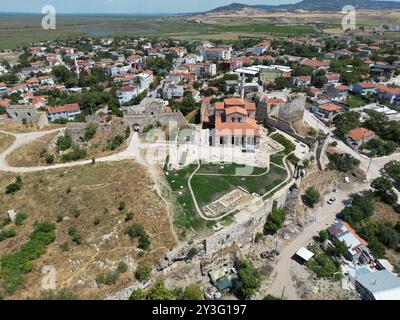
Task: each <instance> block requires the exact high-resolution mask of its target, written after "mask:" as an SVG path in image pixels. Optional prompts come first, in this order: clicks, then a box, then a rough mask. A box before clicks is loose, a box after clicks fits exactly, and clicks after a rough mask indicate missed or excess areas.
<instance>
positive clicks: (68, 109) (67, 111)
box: [47, 103, 81, 122]
mask: <svg viewBox="0 0 400 320" xmlns="http://www.w3.org/2000/svg"><path fill="white" fill-rule="evenodd" d="M80 114H81V108H80V107H79V105H78V104H77V103H73V104H67V105H65V106H61V107H55V108H48V110H47V117H48V119H49V121H50V122H54V121H56V120H58V119H67V120H69V121H72V120H74V119H75V117H76V116H77V115H80Z"/></svg>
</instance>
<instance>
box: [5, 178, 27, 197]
mask: <svg viewBox="0 0 400 320" xmlns="http://www.w3.org/2000/svg"><path fill="white" fill-rule="evenodd" d="M22 186H23V183H22V179H21V177H20V176H18V177H16V178H15V182H13V183H10V184H9V185H7V186H6V194H14V193H16V192H18V191H19V190H21V188H22Z"/></svg>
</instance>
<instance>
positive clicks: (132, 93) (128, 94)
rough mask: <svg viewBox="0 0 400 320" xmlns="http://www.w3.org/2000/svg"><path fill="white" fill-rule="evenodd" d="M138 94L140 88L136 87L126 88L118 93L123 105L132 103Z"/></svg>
mask: <svg viewBox="0 0 400 320" xmlns="http://www.w3.org/2000/svg"><path fill="white" fill-rule="evenodd" d="M138 93H139V92H138V88H137V87H136V86H126V87H122V88H121V89H120V90H118V91H117V98H118V100H119V103H120V104H123V103H127V102H129V101H131V100H132V99H133V98H135V97H136V96H137V95H138Z"/></svg>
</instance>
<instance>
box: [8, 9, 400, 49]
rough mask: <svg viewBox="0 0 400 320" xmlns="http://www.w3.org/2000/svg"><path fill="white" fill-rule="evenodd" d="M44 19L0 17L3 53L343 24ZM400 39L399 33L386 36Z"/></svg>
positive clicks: (369, 18)
mask: <svg viewBox="0 0 400 320" xmlns="http://www.w3.org/2000/svg"><path fill="white" fill-rule="evenodd" d="M42 17H43V16H42V15H28V16H26V15H25V16H22V15H6V14H3V15H1V16H0V49H5V48H16V47H18V46H23V45H28V44H30V43H32V42H37V41H46V40H57V39H62V40H65V39H72V38H74V37H76V36H107V35H128V36H143V35H147V36H151V37H153V36H154V37H171V38H185V39H225V40H229V39H237V38H238V37H239V36H250V35H253V36H259V37H264V36H266V35H276V36H286V35H292V36H296V35H297V36H302V35H307V34H313V33H316V32H317V31H316V29H315V28H314V25H315V26H316V27H317V29H321V30H322V29H326V28H332V27H335V26H337V25H339V23H338V22H340V20H341V18H342V16H341V15H340V14H338V13H332V14H327V13H324V14H321V13H304V14H303V13H296V14H292V13H275V14H271V15H270V16H268V15H267V16H265V17H261V16H249V17H248V16H240V17H236V18H235V17H231V16H226V17H224V16H219V17H217V18H215V19H214V18H213V17H208V18H205V17H204V16H200V19H201V20H202V23H196V21H195V20H196V19H197V17H172V16H160V17H156V16H129V15H119V16H118V15H103V16H96V15H93V16H84V15H82V16H74V15H70V16H65V15H60V16H58V17H57V29H56V30H43V29H42V28H41V21H42ZM385 19H386V20H385V21H384V23H385V24H399V23H400V16H399V15H396V14H394V13H388V14H385ZM357 23H358V25H359V26H361V25H364V26H374V25H380V24H382V23H383V20H382V15H380V14H379V12H375V13H370V12H369V13H368V12H360V13H359V14H358V16H357ZM386 34H387V35H388V37H392V38H397V34H395V33H385V37H386Z"/></svg>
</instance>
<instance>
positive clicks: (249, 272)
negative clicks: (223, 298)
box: [237, 260, 261, 297]
mask: <svg viewBox="0 0 400 320" xmlns="http://www.w3.org/2000/svg"><path fill="white" fill-rule="evenodd" d="M237 269H238V273H237V276H238V281H239V289H240V291H241V292H242V294H243V295H244V296H245V297H251V296H253V295H254V294H255V293H256V292H257V291H258V290H259V289H260V287H261V275H260V273H259V272H258V271H257V270H256V268H254V266H253V264H252V263H251V262H250V261H248V260H240V261H239V262H238V268H237Z"/></svg>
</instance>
